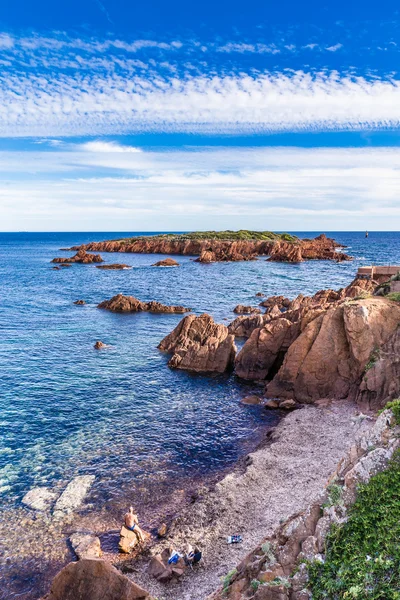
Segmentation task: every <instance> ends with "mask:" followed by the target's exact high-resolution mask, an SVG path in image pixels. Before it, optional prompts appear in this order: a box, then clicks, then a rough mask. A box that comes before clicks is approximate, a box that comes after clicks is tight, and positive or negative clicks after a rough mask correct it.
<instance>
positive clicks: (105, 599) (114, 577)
mask: <svg viewBox="0 0 400 600" xmlns="http://www.w3.org/2000/svg"><path fill="white" fill-rule="evenodd" d="M43 600H152V598H151V596H150V595H149V594H148V593H147V592H146V591H145V590H144V589H142V588H141V587H139V586H138V585H136V583H134V582H133V581H131V580H130V579H128V577H126V576H125V575H123V574H122V573H121V572H120V571H118V570H117V569H116V568H115V567H113V566H112V565H110V564H109V563H107V562H105V561H104V560H99V559H88V558H84V559H82V560H79V561H78V562H71V563H69V565H67V566H66V567H64V568H63V569H62V571H60V572H59V573H58V574H57V575H56V577H55V578H54V580H53V583H52V584H51V589H50V593H49V594H47V596H45V597H44V598H43Z"/></svg>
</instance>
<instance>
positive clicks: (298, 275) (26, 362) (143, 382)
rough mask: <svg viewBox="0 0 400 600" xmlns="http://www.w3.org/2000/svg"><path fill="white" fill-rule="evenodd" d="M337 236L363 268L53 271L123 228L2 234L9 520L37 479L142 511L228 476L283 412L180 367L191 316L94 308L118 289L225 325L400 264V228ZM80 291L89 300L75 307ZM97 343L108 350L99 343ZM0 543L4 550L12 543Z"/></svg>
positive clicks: (1, 362)
mask: <svg viewBox="0 0 400 600" xmlns="http://www.w3.org/2000/svg"><path fill="white" fill-rule="evenodd" d="M317 233H319V232H316V233H315V234H312V235H311V234H310V233H308V234H302V233H299V234H298V235H300V236H302V237H312V236H314V235H317ZM123 235H127V234H126V233H125V234H123ZM329 235H332V236H333V237H335V238H336V239H337V240H338V241H340V242H342V243H344V244H346V245H348V246H349V248H348V250H347V252H348V253H350V254H352V255H354V256H355V260H354V261H353V262H348V263H342V264H336V263H332V262H328V261H316V262H305V263H302V264H299V265H293V264H279V263H268V262H266V260H265V259H264V258H262V259H260V260H258V261H256V262H247V263H246V262H244V263H215V264H211V265H201V264H199V263H195V262H193V260H191V258H190V257H179V258H178V261H179V262H180V264H181V266H180V267H179V268H176V269H157V268H154V267H151V264H152V263H154V262H156V260H158V259H159V258H165V257H163V256H157V255H143V254H142V255H141V254H138V255H135V254H109V255H107V254H106V253H104V254H103V256H104V258H105V260H106V261H107V262H124V263H127V264H129V265H132V266H133V268H132V269H130V270H125V271H102V270H99V269H96V268H95V266H93V265H73V266H72V267H71V268H67V269H61V270H53V269H52V265H51V264H50V260H51V259H52V258H54V257H55V256H66V255H67V254H66V253H62V252H60V251H59V248H61V247H68V246H71V245H74V244H80V243H84V242H89V241H91V240H101V239H110V238H111V239H112V238H118V237H121V234H119V233H115V232H112V233H100V234H99V233H52V234H49V233H45V234H32V233H19V234H0V282H1V297H0V508H1V509H3V510H6V513H4V514H5V515H7V514H8V515H9V514H10V509H11V510H14V509H15V508H18V507H19V506H20V502H21V498H22V496H23V494H24V493H25V492H27V491H28V490H29V489H30V488H32V487H33V486H37V485H40V486H49V487H56V488H59V489H60V488H61V487H62V486H64V485H65V484H66V483H68V482H69V481H70V480H71V479H72V478H73V477H74V476H76V475H80V474H94V475H95V476H96V480H95V483H94V486H93V489H92V492H91V496H90V501H91V502H93V503H94V504H95V505H96V502H97V503H98V504H99V503H101V504H102V506H110V510H112V507H113V506H114V505H120V504H121V503H122V504H125V505H127V504H129V503H130V502H131V501H134V502H135V503H136V505H137V502H138V497H139V496H140V494H143V490H151V489H155V488H156V487H157V485H158V484H159V485H160V486H163V489H164V490H165V489H167V490H168V489H169V488H168V486H169V482H170V483H171V489H172V488H173V487H174V486H176V485H177V483H176V482H177V481H178V482H180V484H181V483H182V482H184V480H185V478H186V479H190V478H194V479H196V478H197V477H198V478H202V477H204V476H206V475H207V476H208V475H209V474H210V473H219V472H222V471H223V469H225V468H227V467H229V465H231V464H233V463H234V462H235V461H237V459H238V458H240V457H241V456H242V455H244V454H245V453H246V452H247V451H249V449H251V448H253V447H254V446H255V444H256V443H257V442H258V441H259V440H260V437H261V435H262V432H263V431H265V426H267V425H272V424H274V423H275V422H276V419H277V417H276V415H274V414H272V413H268V412H267V411H265V410H262V409H261V408H259V407H249V406H243V405H242V404H240V399H241V398H242V397H243V396H244V395H245V394H246V393H248V392H249V390H251V389H253V388H252V386H249V385H246V384H243V383H241V382H239V381H237V380H236V379H235V377H234V376H233V375H230V376H194V375H190V374H188V373H185V372H180V371H173V370H170V369H169V368H168V367H167V360H168V357H167V356H165V355H164V354H162V353H160V352H159V351H158V350H157V344H158V343H159V342H160V340H161V339H162V338H163V337H164V336H165V335H166V334H167V333H169V332H170V331H171V330H172V329H173V328H174V327H175V326H176V325H177V323H178V322H179V320H180V319H181V318H182V316H181V315H150V314H147V313H138V314H131V315H119V314H112V313H109V312H107V311H102V310H99V309H97V308H96V305H97V304H98V303H99V302H101V301H102V300H104V299H107V298H110V297H111V296H113V295H114V294H116V293H118V292H122V293H125V294H131V295H134V296H136V297H138V298H139V299H140V300H144V301H148V300H158V301H160V302H163V303H165V304H183V305H185V306H189V307H192V308H193V309H194V311H195V312H196V313H198V314H200V313H202V312H208V313H210V314H211V315H213V317H214V318H215V319H216V320H217V321H220V322H225V323H228V322H229V321H231V320H232V319H233V318H234V316H235V315H234V314H233V313H232V309H233V308H234V307H235V306H236V305H237V304H239V303H241V304H256V303H257V300H258V299H257V298H256V297H255V294H256V293H257V292H260V291H262V292H264V293H265V294H267V295H272V294H284V295H286V296H289V297H294V296H296V295H297V294H299V293H303V294H310V293H313V292H316V291H317V290H319V289H321V288H327V287H329V288H339V287H342V286H345V285H347V284H348V283H349V282H350V281H351V280H352V279H353V277H354V275H355V273H356V270H357V267H358V266H360V265H361V264H371V263H374V264H385V263H389V264H395V263H396V264H400V234H399V233H376V232H372V233H371V234H370V237H369V239H367V240H366V239H365V237H364V234H363V233H348V232H347V233H332V234H329ZM80 298H82V299H84V300H85V301H86V302H87V304H86V305H85V306H75V305H74V304H73V302H74V300H77V299H80ZM97 339H100V340H102V341H103V342H106V343H107V344H109V345H110V348H108V349H106V350H104V351H95V350H94V349H93V344H94V342H95V341H96V340H97ZM183 487H184V485H183ZM1 518H2V516H1V512H0V519H1ZM5 518H6V517H5ZM0 541H2V542H3V547H4V546H5V548H6V550H5V555H6V556H7V540H4V539H3V540H0ZM24 585H25V584H24ZM29 585H30V584H29ZM29 585H28V588H29ZM35 585H36V584H35ZM21 589H25V588H24V587H23V586H22V588H21ZM29 589H30V588H29ZM10 593H11V592H10ZM24 593H25V592H24ZM30 594H31V592H28V593H26V595H23V594H22V592H20V588H18V592H16V593H15V594H14V595H12V594H11V596H10V597H21V598H24V599H25V598H31V597H36V596H32V595H30Z"/></svg>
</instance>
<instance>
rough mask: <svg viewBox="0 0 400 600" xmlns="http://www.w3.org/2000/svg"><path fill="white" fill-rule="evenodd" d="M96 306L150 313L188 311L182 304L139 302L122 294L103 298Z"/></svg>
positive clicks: (119, 310) (127, 311)
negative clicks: (106, 298) (167, 304)
mask: <svg viewBox="0 0 400 600" xmlns="http://www.w3.org/2000/svg"><path fill="white" fill-rule="evenodd" d="M97 308H104V309H106V310H111V311H112V312H126V313H132V312H152V313H179V314H182V313H185V312H190V310H191V309H190V308H185V307H184V306H166V305H165V304H161V303H160V302H156V301H154V300H152V301H151V302H141V301H140V300H138V299H137V298H134V297H133V296H124V295H123V294H117V295H116V296H113V297H112V298H111V299H110V300H104V302H101V303H100V304H99V305H98V306H97Z"/></svg>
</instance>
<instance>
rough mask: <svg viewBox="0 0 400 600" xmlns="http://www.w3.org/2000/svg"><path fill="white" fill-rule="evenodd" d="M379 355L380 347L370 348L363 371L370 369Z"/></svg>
mask: <svg viewBox="0 0 400 600" xmlns="http://www.w3.org/2000/svg"><path fill="white" fill-rule="evenodd" d="M399 295H400V294H399ZM379 357H380V349H379V348H374V349H373V350H372V352H371V354H370V357H369V361H368V362H367V364H366V365H365V372H367V371H369V370H370V369H372V367H373V366H374V364H375V363H376V361H377V360H379Z"/></svg>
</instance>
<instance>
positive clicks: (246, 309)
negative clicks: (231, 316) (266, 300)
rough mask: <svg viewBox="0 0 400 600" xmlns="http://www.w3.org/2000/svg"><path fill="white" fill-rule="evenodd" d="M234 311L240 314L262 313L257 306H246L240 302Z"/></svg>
mask: <svg viewBox="0 0 400 600" xmlns="http://www.w3.org/2000/svg"><path fill="white" fill-rule="evenodd" d="M233 312H234V313H237V314H239V315H249V314H260V313H261V310H260V309H259V308H257V307H255V306H244V305H243V304H238V305H237V306H235V308H234V309H233Z"/></svg>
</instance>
